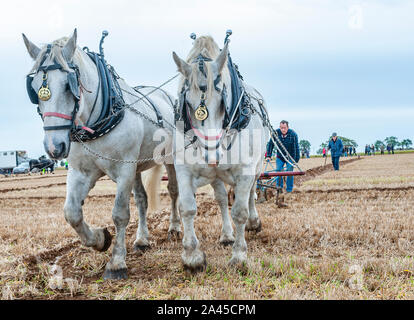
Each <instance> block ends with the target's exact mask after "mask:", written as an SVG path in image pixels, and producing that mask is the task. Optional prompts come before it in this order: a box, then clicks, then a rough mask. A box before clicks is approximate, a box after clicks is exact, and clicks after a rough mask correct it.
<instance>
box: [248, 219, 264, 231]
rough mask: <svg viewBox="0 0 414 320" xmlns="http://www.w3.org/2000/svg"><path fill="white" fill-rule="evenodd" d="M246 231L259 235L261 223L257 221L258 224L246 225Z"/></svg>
mask: <svg viewBox="0 0 414 320" xmlns="http://www.w3.org/2000/svg"><path fill="white" fill-rule="evenodd" d="M246 231H253V232H255V233H259V232H260V231H262V222H261V221H260V220H259V223H253V224H252V223H247V224H246Z"/></svg>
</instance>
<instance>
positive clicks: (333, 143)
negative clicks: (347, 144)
mask: <svg viewBox="0 0 414 320" xmlns="http://www.w3.org/2000/svg"><path fill="white" fill-rule="evenodd" d="M328 150H331V157H332V165H333V167H334V169H335V171H338V170H339V157H340V156H341V155H342V153H343V152H344V146H343V144H342V140H341V139H339V138H338V137H337V135H336V132H334V133H332V138H331V140H329V145H328Z"/></svg>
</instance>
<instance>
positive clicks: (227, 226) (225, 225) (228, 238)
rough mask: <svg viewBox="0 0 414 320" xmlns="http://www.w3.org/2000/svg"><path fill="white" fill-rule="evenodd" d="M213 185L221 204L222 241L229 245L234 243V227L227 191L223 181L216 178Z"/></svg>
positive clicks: (215, 194)
mask: <svg viewBox="0 0 414 320" xmlns="http://www.w3.org/2000/svg"><path fill="white" fill-rule="evenodd" d="M211 186H212V187H213V189H214V197H215V198H216V201H217V202H218V204H219V206H220V212H221V219H222V227H221V236H220V243H221V244H222V245H223V246H228V245H231V244H233V243H234V236H233V227H232V226H231V222H230V217H229V208H228V200H227V191H226V187H225V186H224V183H223V181H221V180H215V181H214V182H213V183H212V184H211Z"/></svg>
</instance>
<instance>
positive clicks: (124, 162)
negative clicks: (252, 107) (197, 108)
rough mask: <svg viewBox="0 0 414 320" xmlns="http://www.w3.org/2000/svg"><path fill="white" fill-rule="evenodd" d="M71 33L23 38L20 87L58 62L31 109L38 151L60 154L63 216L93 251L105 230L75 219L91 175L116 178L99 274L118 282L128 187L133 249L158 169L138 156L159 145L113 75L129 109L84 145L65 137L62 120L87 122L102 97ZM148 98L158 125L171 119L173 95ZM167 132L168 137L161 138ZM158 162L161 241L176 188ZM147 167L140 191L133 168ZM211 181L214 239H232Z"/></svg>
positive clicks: (175, 219) (222, 194)
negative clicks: (135, 218)
mask: <svg viewBox="0 0 414 320" xmlns="http://www.w3.org/2000/svg"><path fill="white" fill-rule="evenodd" d="M76 38H77V32H76V29H75V31H74V33H73V35H72V36H71V37H70V38H69V39H68V38H62V39H58V40H56V41H54V42H53V43H52V44H51V46H50V48H49V49H48V48H47V46H44V47H43V48H42V49H41V48H38V47H37V46H36V45H35V44H33V43H32V42H31V41H29V40H28V39H27V37H26V36H25V35H23V39H24V43H25V45H26V47H27V50H28V52H29V55H30V56H31V57H32V58H33V59H34V60H35V65H34V67H33V69H32V73H33V74H34V76H33V80H32V82H31V88H28V90H33V92H34V94H35V95H36V96H37V93H38V90H39V88H41V87H43V81H44V79H43V77H44V73H42V72H41V71H39V68H40V69H41V68H43V69H44V68H46V69H47V68H48V66H53V65H54V64H56V63H58V64H60V66H61V67H62V68H58V69H53V67H52V68H50V70H48V71H47V79H46V80H47V86H48V89H49V90H50V93H51V95H50V98H49V99H48V100H47V101H43V100H41V99H38V104H39V106H38V107H39V113H40V114H41V115H42V116H43V120H44V128H45V137H44V147H45V150H46V152H47V153H48V155H49V156H50V157H51V158H53V159H62V158H68V162H69V171H68V176H67V192H66V201H65V206H64V212H65V219H66V220H67V221H68V222H69V223H70V225H71V226H72V227H73V228H74V229H75V230H76V232H77V233H78V235H79V236H80V238H81V241H82V244H84V245H86V246H88V247H92V248H94V249H95V250H97V251H105V250H107V249H108V248H109V247H110V245H111V242H112V240H111V239H112V236H111V235H110V233H109V232H108V231H107V230H106V228H97V229H92V228H90V227H89V226H88V225H87V224H86V222H85V221H84V219H83V213H82V205H83V203H84V200H85V198H86V197H87V195H88V193H89V191H90V190H91V189H92V188H93V187H94V185H95V183H96V181H97V180H98V179H99V178H101V177H102V176H104V175H107V176H108V177H109V178H110V179H111V180H113V181H114V182H116V184H117V192H116V197H115V206H114V208H113V211H112V217H113V221H114V223H115V226H116V241H115V243H114V247H113V251H112V258H111V260H110V261H109V262H108V263H107V265H106V268H105V272H104V278H105V279H124V278H126V277H127V267H126V263H125V257H126V246H125V229H126V227H127V224H128V222H129V217H130V210H129V201H130V195H131V190H133V191H134V197H135V202H136V205H137V209H138V212H139V225H138V230H137V235H136V240H135V242H134V249H135V250H137V251H141V250H145V249H147V248H148V247H149V240H148V237H149V234H148V227H147V219H146V212H147V207H148V205H149V206H150V207H152V208H154V207H155V206H156V205H155V204H156V203H157V196H158V193H157V192H158V188H159V183H160V180H161V179H160V178H161V166H160V165H157V164H159V159H158V161H153V160H149V161H143V160H145V159H151V158H153V157H154V153H155V152H154V151H155V150H156V148H158V149H160V144H159V142H158V141H155V140H156V139H154V135H155V134H156V131H157V130H159V129H160V128H158V127H157V126H156V125H154V123H156V121H157V117H156V115H155V113H154V110H153V109H152V108H151V107H150V106H149V105H148V104H147V103H144V102H145V101H143V100H142V101H139V102H138V103H135V102H136V101H137V92H135V91H134V89H133V88H131V87H130V86H128V84H127V83H126V82H125V81H124V80H123V79H122V78H120V79H119V80H118V82H119V86H120V88H121V89H122V91H123V97H124V100H125V103H126V104H130V105H131V107H132V108H134V109H132V108H126V109H125V111H124V112H125V115H124V117H123V119H122V120H121V122H120V123H119V124H118V125H117V126H116V127H115V128H114V129H113V130H112V131H110V132H109V133H107V134H105V135H103V136H102V137H99V138H98V139H96V140H90V141H87V142H84V143H83V144H84V145H83V146H82V145H81V143H79V142H76V141H71V140H70V135H69V134H70V128H71V124H70V123H71V122H72V121H73V120H75V123H77V124H84V125H85V124H87V123H94V122H95V120H96V119H98V117H99V115H100V114H101V109H102V105H103V101H102V100H103V94H102V90H101V89H100V80H99V74H98V70H97V66H96V65H95V63H94V62H93V61H92V60H91V58H90V57H89V56H88V55H87V54H86V53H85V52H84V51H83V50H81V49H80V48H79V47H78V46H77V45H76ZM70 66H77V68H78V70H79V75H78V78H79V79H78V80H79V81H78V86H79V87H78V88H73V87H71V86H70V85H71V84H70V83H68V79H69V74H70V73H73V72H74V71H75V70H73V69H72V68H71V67H70ZM43 69H42V70H43ZM69 82H70V81H69ZM77 90H79V93H80V99H79V101H78V106H79V110H78V111H77V113H76V118H75V119H72V115H73V111H74V108H75V107H76V103H77V100H76V97H75V96H74V93H73V92H76V91H77ZM150 91H153V89H152V88H142V89H140V92H141V93H143V94H149V93H150ZM75 94H76V93H75ZM138 97H139V95H138ZM150 99H151V101H152V102H153V104H154V105H156V107H157V108H158V110H159V112H160V114H161V115H162V118H163V120H164V123H169V124H173V123H174V113H173V107H172V105H171V101H174V99H173V98H172V97H171V96H169V95H168V94H167V93H165V92H163V91H160V90H157V91H154V92H153V93H151V95H150ZM94 106H96V107H94ZM134 110H135V111H138V112H140V113H141V114H144V115H145V117H146V118H147V119H144V118H143V117H141V116H139V115H137V114H135V113H136V112H134ZM148 119H150V120H152V121H149V120H148ZM156 135H158V136H164V137H166V141H165V142H164V147H165V149H168V144H169V143H170V140H171V137H172V135H171V132H164V134H162V133H161V134H160V133H159V132H158V133H157V134H156ZM168 137H170V138H169V140H168ZM69 151H70V152H69ZM94 153H95V155H94ZM97 155H98V156H97ZM99 155H101V156H99ZM110 159H112V160H110ZM114 160H117V161H114ZM141 161H142V162H141ZM164 164H165V167H166V170H167V173H168V191H169V194H170V196H171V200H172V203H171V215H170V226H169V230H168V234H169V238H170V237H171V236H173V235H176V236H178V237H179V236H180V233H181V224H180V216H179V214H178V211H177V198H178V187H177V181H176V175H175V170H174V165H173V163H172V162H171V163H166V162H165V163H164ZM150 168H153V169H152V170H150V174H149V175H148V176H149V177H148V179H149V183H148V185H147V191H148V192H149V193H148V195H147V192H146V191H145V189H144V186H143V183H142V179H141V172H143V171H145V170H147V169H150ZM212 186H213V188H214V190H215V196H216V200H217V201H218V202H219V205H220V208H221V212H222V217H223V232H222V235H221V238H220V242H221V243H222V244H229V243H233V241H234V238H233V235H232V232H233V230H232V227H231V223H230V220H229V217H228V211H227V197H226V190H225V188H224V185H223V184H222V182H221V181H214V182H212Z"/></svg>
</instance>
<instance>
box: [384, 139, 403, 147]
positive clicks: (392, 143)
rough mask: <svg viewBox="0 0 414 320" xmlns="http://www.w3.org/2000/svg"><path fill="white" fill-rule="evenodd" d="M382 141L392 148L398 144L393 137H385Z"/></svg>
mask: <svg viewBox="0 0 414 320" xmlns="http://www.w3.org/2000/svg"><path fill="white" fill-rule="evenodd" d="M384 141H385V143H386V144H390V145H392V146H394V147H396V146H398V144H399V142H398V138H397V137H394V136H391V137H386V138H385V139H384Z"/></svg>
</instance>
